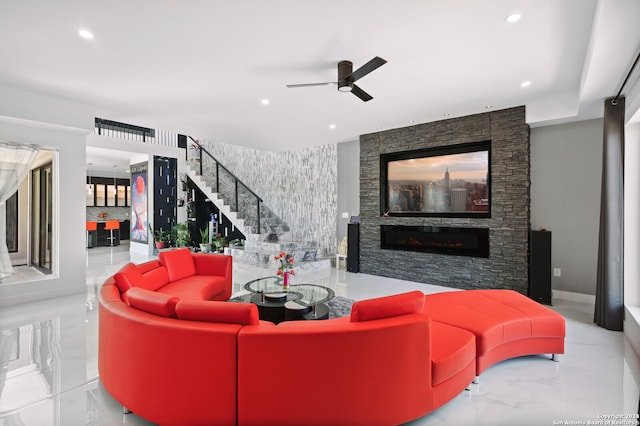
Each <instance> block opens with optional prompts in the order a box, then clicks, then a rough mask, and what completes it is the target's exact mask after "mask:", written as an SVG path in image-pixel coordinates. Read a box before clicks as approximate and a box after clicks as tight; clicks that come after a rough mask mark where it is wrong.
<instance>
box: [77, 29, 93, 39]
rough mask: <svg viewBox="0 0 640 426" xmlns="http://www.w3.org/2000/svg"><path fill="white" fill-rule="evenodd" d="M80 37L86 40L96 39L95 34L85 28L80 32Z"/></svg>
mask: <svg viewBox="0 0 640 426" xmlns="http://www.w3.org/2000/svg"><path fill="white" fill-rule="evenodd" d="M78 35H79V36H80V37H82V38H83V39H85V40H93V38H94V37H93V33H92V32H91V31H89V30H85V29H84V28H81V29H79V30H78Z"/></svg>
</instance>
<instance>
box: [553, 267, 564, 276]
mask: <svg viewBox="0 0 640 426" xmlns="http://www.w3.org/2000/svg"><path fill="white" fill-rule="evenodd" d="M553 276H554V277H561V276H562V270H561V269H560V268H553Z"/></svg>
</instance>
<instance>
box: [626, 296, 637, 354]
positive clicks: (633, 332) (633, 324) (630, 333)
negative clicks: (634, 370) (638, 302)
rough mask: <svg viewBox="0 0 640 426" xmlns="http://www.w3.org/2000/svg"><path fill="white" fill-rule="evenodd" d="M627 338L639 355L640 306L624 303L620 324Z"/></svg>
mask: <svg viewBox="0 0 640 426" xmlns="http://www.w3.org/2000/svg"><path fill="white" fill-rule="evenodd" d="M622 328H623V329H624V334H625V336H627V340H629V343H631V346H632V347H633V349H634V350H635V351H636V354H637V355H638V356H639V357H640V307H638V306H627V305H625V318H624V324H623V326H622Z"/></svg>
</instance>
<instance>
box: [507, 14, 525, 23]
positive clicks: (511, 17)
mask: <svg viewBox="0 0 640 426" xmlns="http://www.w3.org/2000/svg"><path fill="white" fill-rule="evenodd" d="M520 18H522V15H521V14H519V13H512V14H511V15H509V16H507V19H506V21H507V22H508V23H510V24H513V23H514V22H518V21H519V20H520Z"/></svg>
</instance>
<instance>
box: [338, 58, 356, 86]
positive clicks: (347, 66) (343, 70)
mask: <svg viewBox="0 0 640 426" xmlns="http://www.w3.org/2000/svg"><path fill="white" fill-rule="evenodd" d="M352 72H353V62H351V61H340V62H338V90H339V91H340V92H350V91H351V89H353V81H348V80H347V77H349V76H350V75H351V73H352Z"/></svg>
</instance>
